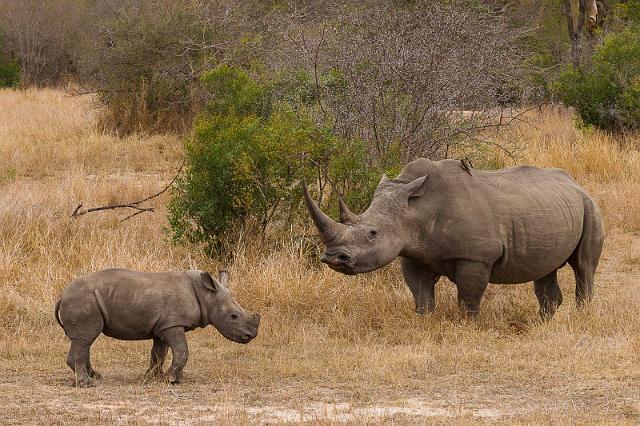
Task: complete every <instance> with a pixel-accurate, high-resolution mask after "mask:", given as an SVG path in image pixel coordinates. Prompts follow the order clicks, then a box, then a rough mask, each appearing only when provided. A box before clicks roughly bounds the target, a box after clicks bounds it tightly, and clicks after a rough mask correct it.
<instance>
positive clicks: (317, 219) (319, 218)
mask: <svg viewBox="0 0 640 426" xmlns="http://www.w3.org/2000/svg"><path fill="white" fill-rule="evenodd" d="M302 189H303V191H304V202H305V204H306V206H307V210H309V214H310V215H311V219H313V223H314V224H315V225H316V228H318V231H320V234H321V235H322V239H323V240H324V241H328V240H332V239H335V238H336V237H337V236H338V235H339V234H340V226H341V224H339V223H337V222H335V221H334V220H333V219H331V218H330V217H329V216H327V215H326V214H324V212H323V211H322V210H320V208H319V207H318V206H317V205H316V203H315V202H314V201H313V200H312V199H311V196H310V195H309V189H308V188H307V182H306V181H305V180H304V179H303V180H302Z"/></svg>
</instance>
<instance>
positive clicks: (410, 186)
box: [402, 176, 427, 199]
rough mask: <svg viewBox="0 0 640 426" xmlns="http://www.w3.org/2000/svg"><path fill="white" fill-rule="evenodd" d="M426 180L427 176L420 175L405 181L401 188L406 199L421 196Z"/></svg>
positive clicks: (424, 190)
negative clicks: (407, 181)
mask: <svg viewBox="0 0 640 426" xmlns="http://www.w3.org/2000/svg"><path fill="white" fill-rule="evenodd" d="M426 180H427V176H422V177H420V178H418V179H415V180H413V181H411V182H409V183H407V184H406V185H405V186H404V187H403V188H402V190H403V191H404V193H405V195H406V196H407V199H409V198H412V197H421V196H423V195H424V193H425V192H426V185H425V184H424V182H425V181H426Z"/></svg>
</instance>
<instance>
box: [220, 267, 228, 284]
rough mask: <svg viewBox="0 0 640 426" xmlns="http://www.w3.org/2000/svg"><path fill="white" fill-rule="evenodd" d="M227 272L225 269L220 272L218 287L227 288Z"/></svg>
mask: <svg viewBox="0 0 640 426" xmlns="http://www.w3.org/2000/svg"><path fill="white" fill-rule="evenodd" d="M229 277H230V274H229V271H227V270H226V269H223V270H222V271H220V280H219V281H220V285H221V286H222V287H227V285H228V284H229Z"/></svg>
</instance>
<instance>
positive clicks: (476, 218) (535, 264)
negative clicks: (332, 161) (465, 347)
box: [304, 159, 603, 318]
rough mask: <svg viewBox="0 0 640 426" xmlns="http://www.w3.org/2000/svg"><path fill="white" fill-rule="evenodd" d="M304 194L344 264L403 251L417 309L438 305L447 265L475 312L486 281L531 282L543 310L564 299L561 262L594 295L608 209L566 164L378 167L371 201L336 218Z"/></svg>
mask: <svg viewBox="0 0 640 426" xmlns="http://www.w3.org/2000/svg"><path fill="white" fill-rule="evenodd" d="M304 195H305V202H306V205H307V208H308V210H309V213H310V214H311V217H312V218H313V221H314V223H315V225H316V227H317V228H318V230H319V231H320V234H321V236H322V239H323V241H324V243H325V245H326V249H325V252H324V254H323V255H322V259H321V260H322V262H324V263H326V264H328V265H329V266H330V267H331V268H332V269H334V270H336V271H338V272H342V273H343V274H349V275H352V274H359V273H362V272H368V271H373V270H375V269H378V268H380V267H382V266H384V265H387V264H388V263H390V262H391V261H392V260H393V259H395V258H396V257H398V256H400V260H401V265H402V273H403V275H404V279H405V282H406V283H407V286H409V289H410V290H411V293H412V294H413V297H414V300H415V304H416V312H417V313H419V314H423V313H424V312H425V310H427V311H431V310H433V309H434V307H435V297H434V287H435V283H436V282H437V281H438V279H439V278H440V276H442V275H444V276H446V277H447V278H449V279H450V280H451V281H453V282H454V283H455V284H456V287H457V289H458V301H459V303H460V305H461V307H463V309H465V310H466V312H467V313H469V314H471V315H475V314H477V313H478V310H479V306H480V299H481V298H482V294H483V293H484V291H485V289H486V287H487V284H488V283H490V282H491V283H496V284H512V283H524V282H528V281H533V282H534V284H535V285H534V288H535V294H536V296H537V298H538V301H539V302H540V314H541V315H542V317H543V318H550V317H551V316H553V314H554V313H555V311H556V308H557V307H558V306H559V305H560V304H561V303H562V293H561V292H560V287H559V286H558V280H557V276H556V273H557V270H558V268H560V267H562V266H563V265H565V264H566V263H569V265H571V267H572V268H573V270H574V272H575V279H576V301H577V303H578V305H579V306H581V305H583V304H584V303H585V302H590V301H591V299H592V297H593V276H594V272H595V269H596V267H597V265H598V260H599V258H600V253H601V251H602V243H603V229H602V219H601V216H600V212H599V211H598V207H597V206H596V204H595V202H594V201H593V199H591V197H589V195H588V194H587V193H586V192H585V190H584V189H582V188H581V187H580V186H579V185H578V184H577V183H576V182H575V181H574V180H573V179H572V178H571V177H570V176H569V175H568V174H567V173H566V172H565V171H563V170H560V169H539V168H536V167H532V166H517V167H511V168H506V169H503V170H497V171H476V170H474V171H473V172H472V173H468V172H466V171H465V170H464V169H463V167H461V164H460V162H459V161H457V160H443V161H430V160H427V159H418V160H415V161H413V162H411V163H409V164H408V165H407V166H406V167H405V168H404V169H403V170H402V172H401V173H400V174H399V175H398V176H397V177H396V178H395V179H389V178H387V177H386V176H382V180H381V181H380V183H379V184H378V188H377V189H376V191H375V194H374V196H373V200H372V201H371V205H370V206H369V208H368V209H367V210H366V211H365V212H364V213H362V214H360V215H356V214H354V213H352V212H351V211H350V210H349V209H348V207H347V206H346V204H344V203H343V202H342V200H340V223H338V222H334V221H333V220H332V219H331V218H330V217H329V216H327V215H326V214H324V213H323V212H322V211H321V210H320V209H319V208H318V206H316V204H315V203H314V202H313V201H312V200H311V198H310V196H309V192H308V190H307V187H306V184H305V185H304Z"/></svg>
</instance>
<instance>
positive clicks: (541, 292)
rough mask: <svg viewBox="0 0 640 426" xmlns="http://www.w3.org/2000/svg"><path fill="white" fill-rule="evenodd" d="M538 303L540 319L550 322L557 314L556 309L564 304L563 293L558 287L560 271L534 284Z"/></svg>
mask: <svg viewBox="0 0 640 426" xmlns="http://www.w3.org/2000/svg"><path fill="white" fill-rule="evenodd" d="M533 286H534V290H535V293H536V297H537V298H538V302H539V303H540V311H539V312H540V317H541V318H542V319H543V320H548V319H551V318H552V317H553V315H554V314H555V313H556V309H558V307H559V306H560V305H561V304H562V291H560V286H559V285H558V271H557V270H555V271H553V272H552V273H550V274H549V275H547V276H545V277H543V278H540V279H539V280H535V281H534V282H533Z"/></svg>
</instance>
